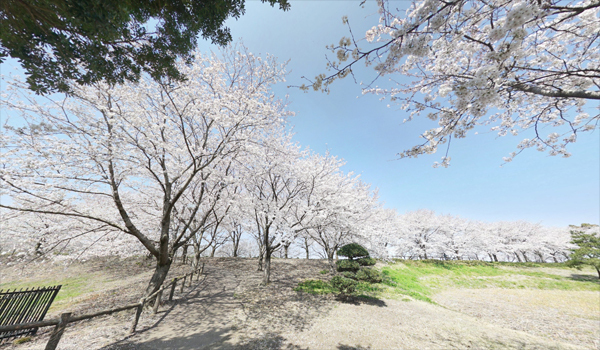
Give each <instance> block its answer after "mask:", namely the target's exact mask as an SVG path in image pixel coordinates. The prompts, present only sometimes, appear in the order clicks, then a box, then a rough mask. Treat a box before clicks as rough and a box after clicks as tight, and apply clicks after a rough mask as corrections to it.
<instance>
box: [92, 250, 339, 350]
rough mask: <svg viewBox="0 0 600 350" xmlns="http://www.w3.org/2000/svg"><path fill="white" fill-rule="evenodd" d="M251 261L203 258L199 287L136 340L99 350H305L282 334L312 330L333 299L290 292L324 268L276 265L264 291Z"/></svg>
mask: <svg viewBox="0 0 600 350" xmlns="http://www.w3.org/2000/svg"><path fill="white" fill-rule="evenodd" d="M254 262H255V260H252V261H248V259H219V258H214V259H207V260H206V265H205V273H204V276H203V278H204V280H203V282H202V283H200V284H196V285H195V286H194V287H193V288H190V289H189V290H188V291H187V293H184V295H181V297H180V298H178V299H179V300H177V301H174V302H170V303H166V305H167V306H168V307H166V308H165V307H164V306H163V307H162V308H161V310H160V311H159V313H158V314H157V315H153V316H152V317H150V318H151V320H150V319H149V320H148V321H149V323H148V322H146V323H145V326H144V327H142V326H141V325H140V327H139V331H138V332H137V333H136V334H135V335H133V336H128V337H126V338H124V339H122V340H120V341H117V342H115V343H113V344H110V345H108V346H106V347H105V348H102V349H103V350H109V349H110V350H116V349H173V350H188V349H189V350H191V349H219V350H220V349H223V350H225V349H235V350H241V349H267V348H268V349H277V350H304V348H301V347H299V346H297V345H294V344H291V343H289V342H288V341H286V339H285V338H284V337H283V336H282V334H283V333H285V332H286V330H287V331H288V332H289V331H292V332H300V331H302V330H304V329H306V328H308V327H310V326H311V325H312V323H313V320H314V319H315V318H316V317H318V316H320V315H322V314H323V313H326V312H327V310H329V309H330V308H332V307H333V303H332V300H331V298H327V297H322V296H314V295H308V294H306V293H301V292H295V291H294V290H293V287H295V286H296V285H297V283H298V282H299V280H301V279H305V278H315V276H318V275H320V271H321V270H323V266H322V265H324V264H323V263H321V262H316V261H312V262H296V263H291V262H289V261H288V262H285V261H281V260H280V261H277V260H276V261H274V263H273V267H274V268H273V277H274V278H273V280H272V282H271V283H270V284H269V285H268V286H262V285H261V282H262V276H263V275H262V272H258V271H256V264H255V263H254ZM300 265H301V266H300ZM304 265H306V266H304ZM187 288H188V287H186V289H187ZM146 312H150V311H146ZM133 345H135V346H137V347H133Z"/></svg>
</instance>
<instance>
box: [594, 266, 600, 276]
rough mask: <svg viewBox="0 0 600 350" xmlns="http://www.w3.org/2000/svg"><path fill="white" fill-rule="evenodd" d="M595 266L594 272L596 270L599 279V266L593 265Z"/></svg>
mask: <svg viewBox="0 0 600 350" xmlns="http://www.w3.org/2000/svg"><path fill="white" fill-rule="evenodd" d="M594 267H595V268H596V272H598V279H600V268H598V266H594Z"/></svg>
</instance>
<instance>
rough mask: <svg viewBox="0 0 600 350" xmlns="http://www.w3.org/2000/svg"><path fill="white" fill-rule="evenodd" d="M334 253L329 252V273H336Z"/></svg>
mask: <svg viewBox="0 0 600 350" xmlns="http://www.w3.org/2000/svg"><path fill="white" fill-rule="evenodd" d="M333 254H334V252H327V261H328V262H329V271H330V272H331V273H335V263H334V261H333Z"/></svg>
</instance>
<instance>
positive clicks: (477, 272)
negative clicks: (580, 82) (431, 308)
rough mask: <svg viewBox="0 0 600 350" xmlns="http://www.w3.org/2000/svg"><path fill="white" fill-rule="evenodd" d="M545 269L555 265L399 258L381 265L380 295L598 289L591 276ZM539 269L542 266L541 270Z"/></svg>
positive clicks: (599, 283)
mask: <svg viewBox="0 0 600 350" xmlns="http://www.w3.org/2000/svg"><path fill="white" fill-rule="evenodd" d="M544 267H546V268H550V267H552V268H556V267H561V266H560V265H558V266H557V264H527V263H526V264H496V263H495V264H491V263H485V262H462V261H402V262H397V263H395V264H391V265H388V266H385V267H383V268H382V272H383V273H384V275H386V276H388V277H389V278H390V280H391V281H392V282H391V283H390V282H388V283H386V285H387V286H386V287H385V288H382V291H381V293H380V295H381V296H387V297H394V296H402V295H406V296H409V297H412V298H414V299H418V300H424V301H429V302H431V299H430V297H431V296H432V295H434V294H435V293H437V292H440V291H443V290H446V289H451V288H468V289H476V288H506V289H540V290H565V291H600V281H598V279H597V278H594V277H593V276H589V278H588V277H587V276H580V277H571V276H565V275H568V274H555V273H552V272H551V271H552V270H550V269H548V271H547V272H546V271H544V270H546V269H544ZM540 268H541V269H540Z"/></svg>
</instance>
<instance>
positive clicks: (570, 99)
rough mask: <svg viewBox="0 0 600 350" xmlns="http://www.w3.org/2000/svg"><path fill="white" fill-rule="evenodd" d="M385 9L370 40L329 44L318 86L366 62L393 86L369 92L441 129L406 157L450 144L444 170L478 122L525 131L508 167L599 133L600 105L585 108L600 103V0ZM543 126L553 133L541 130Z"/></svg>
mask: <svg viewBox="0 0 600 350" xmlns="http://www.w3.org/2000/svg"><path fill="white" fill-rule="evenodd" d="M378 6H379V15H380V18H379V24H378V25H376V26H373V27H372V28H371V29H369V30H368V31H367V32H366V34H365V37H364V40H358V39H357V38H355V37H354V36H353V35H352V36H351V37H349V38H347V37H344V38H342V39H341V40H340V42H339V45H332V46H331V47H330V48H331V49H332V51H334V52H336V53H337V60H333V61H332V62H330V63H329V64H328V66H329V67H330V68H331V69H332V70H333V74H331V75H329V76H327V75H325V74H321V75H319V76H318V77H316V79H315V80H314V81H311V83H312V87H313V88H314V89H315V90H319V89H321V90H328V89H329V85H330V84H331V83H332V82H333V81H334V80H336V79H338V78H343V77H346V76H347V75H349V74H354V72H353V67H354V66H355V65H356V64H357V63H358V62H360V61H363V62H364V63H365V64H366V65H367V66H373V67H374V69H375V71H376V73H377V77H376V78H375V80H377V79H378V78H380V77H384V76H388V77H389V78H390V81H392V82H396V83H397V84H398V85H396V86H393V87H387V86H388V85H387V84H384V85H386V86H385V87H379V86H375V85H374V84H375V81H373V82H372V83H370V84H368V85H367V86H366V87H365V88H364V90H363V92H364V93H373V94H378V95H381V96H383V97H384V98H386V97H387V98H389V100H390V101H392V102H393V103H396V104H398V105H399V106H400V108H401V109H402V110H405V111H407V114H408V117H407V118H406V119H405V120H406V121H409V120H412V119H413V118H414V117H416V116H427V117H428V118H429V119H431V120H433V121H436V122H437V124H438V126H437V127H435V128H432V129H430V130H427V131H425V132H424V133H423V134H422V135H421V137H422V138H423V139H424V142H423V143H422V144H420V145H417V146H414V147H413V148H411V149H409V150H405V151H403V152H401V153H399V156H400V157H401V158H402V157H416V156H419V155H422V154H430V153H434V152H436V151H437V150H438V148H439V147H440V146H442V145H446V153H445V155H444V156H443V157H442V162H441V165H443V166H447V165H448V164H449V161H450V157H449V156H448V148H449V146H450V142H451V140H452V138H464V137H466V136H467V133H468V132H469V131H470V130H472V129H474V128H476V127H477V126H480V125H483V126H485V127H487V128H491V130H493V131H495V132H497V134H498V135H499V136H504V135H507V134H512V135H518V134H520V133H524V132H525V131H528V132H527V133H526V135H525V136H526V138H524V139H523V140H522V141H521V143H520V144H519V145H518V146H517V150H516V151H515V152H513V153H512V154H510V156H508V157H506V158H505V161H511V160H512V158H513V157H514V156H515V155H517V154H518V153H520V152H522V151H523V150H524V149H526V148H530V147H533V148H537V149H538V150H539V151H547V152H548V153H549V154H550V155H561V156H563V157H568V156H569V155H570V154H569V152H568V151H567V148H566V147H567V146H568V145H569V144H570V143H573V142H575V141H576V140H577V137H578V135H580V134H581V133H583V132H590V131H593V130H595V129H597V127H598V123H599V121H600V113H599V111H598V109H597V108H594V107H592V108H585V107H584V105H585V103H586V101H594V100H596V101H597V100H600V45H599V40H600V15H599V11H600V3H599V2H598V1H597V0H523V1H507V0H491V1H482V0H453V1H444V0H420V1H413V2H412V4H411V6H410V7H409V8H408V10H407V11H406V14H403V13H402V11H400V10H398V9H397V8H396V7H395V6H396V3H394V2H393V1H388V0H378ZM343 20H344V22H345V23H346V24H348V26H350V24H349V22H348V19H347V18H344V19H343ZM350 33H352V31H350ZM403 77H405V78H403ZM301 88H303V89H306V90H308V89H309V87H308V86H305V85H303V86H301ZM544 126H551V127H555V128H554V129H553V131H552V132H549V133H548V134H543V133H542V128H543V127H544ZM528 134H531V135H532V136H529V135H528ZM436 165H439V164H437V163H436Z"/></svg>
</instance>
